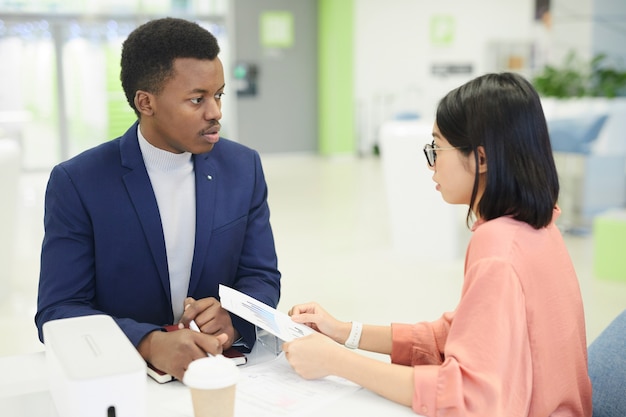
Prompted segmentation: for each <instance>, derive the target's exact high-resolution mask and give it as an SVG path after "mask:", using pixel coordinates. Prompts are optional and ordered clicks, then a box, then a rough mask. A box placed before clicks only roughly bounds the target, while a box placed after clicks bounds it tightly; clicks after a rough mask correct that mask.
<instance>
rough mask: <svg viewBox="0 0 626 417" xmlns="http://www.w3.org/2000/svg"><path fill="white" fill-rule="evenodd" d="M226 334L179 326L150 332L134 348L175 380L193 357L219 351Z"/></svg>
mask: <svg viewBox="0 0 626 417" xmlns="http://www.w3.org/2000/svg"><path fill="white" fill-rule="evenodd" d="M227 338H228V336H227V335H226V334H220V335H217V336H213V335H208V334H204V333H199V332H194V331H192V330H189V329H181V330H178V331H175V332H160V331H153V332H151V333H149V334H148V335H147V336H146V337H145V338H144V339H143V340H142V341H141V342H140V343H139V346H138V347H137V350H138V351H139V354H141V356H142V357H143V358H144V359H145V360H146V361H147V362H150V363H151V364H152V365H154V366H155V367H157V368H158V369H160V370H162V371H164V372H167V373H168V374H170V375H173V376H174V377H176V378H177V379H178V380H181V381H182V379H183V375H184V374H185V371H186V370H187V367H188V366H189V363H190V362H191V361H193V360H196V359H200V358H205V357H206V356H207V353H210V354H212V355H217V354H219V353H222V351H223V348H224V343H226V340H227Z"/></svg>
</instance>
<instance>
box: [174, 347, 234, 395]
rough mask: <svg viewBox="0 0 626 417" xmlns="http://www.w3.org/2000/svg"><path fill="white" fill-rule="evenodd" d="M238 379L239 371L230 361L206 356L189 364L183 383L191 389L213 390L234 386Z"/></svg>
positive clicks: (220, 357)
mask: <svg viewBox="0 0 626 417" xmlns="http://www.w3.org/2000/svg"><path fill="white" fill-rule="evenodd" d="M238 379H239V369H237V365H236V364H235V362H233V361H232V359H228V358H226V357H224V356H223V355H215V356H207V357H206V358H200V359H196V360H195V361H192V362H191V363H190V364H189V367H188V368H187V371H185V374H184V375H183V383H184V384H185V385H187V386H189V387H191V388H200V389H215V388H223V387H228V386H231V385H234V384H236V383H237V380H238Z"/></svg>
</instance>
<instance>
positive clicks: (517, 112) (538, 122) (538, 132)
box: [436, 73, 559, 229]
mask: <svg viewBox="0 0 626 417" xmlns="http://www.w3.org/2000/svg"><path fill="white" fill-rule="evenodd" d="M436 121H437V126H438V127H439V130H440V132H441V134H442V135H443V136H444V137H445V138H446V139H447V140H448V142H449V143H450V145H451V146H455V147H465V148H463V149H462V150H461V152H463V153H464V154H465V155H469V154H470V153H471V152H472V151H475V150H476V149H477V147H478V146H483V147H484V149H485V154H486V156H487V174H486V184H485V191H484V193H483V195H482V198H481V200H480V202H479V203H478V206H477V207H476V210H474V212H477V213H479V214H480V217H481V218H483V219H485V220H491V219H494V218H496V217H500V216H505V215H510V216H512V217H513V218H515V219H517V220H520V221H523V222H525V223H528V224H529V225H531V226H532V227H534V228H536V229H539V228H541V227H545V226H547V225H548V224H550V222H551V221H552V216H553V210H554V207H555V205H556V203H557V199H558V196H559V180H558V176H557V171H556V166H555V163H554V157H553V154H552V146H551V144H550V136H549V134H548V127H547V124H546V119H545V116H544V113H543V109H542V107H541V101H540V100H539V95H538V94H537V92H536V91H535V89H534V88H533V86H532V84H531V83H530V82H529V81H528V80H527V79H525V78H524V77H522V76H521V75H519V74H515V73H501V74H486V75H483V76H480V77H478V78H475V79H473V80H472V81H469V82H468V83H466V84H464V85H462V86H461V87H459V88H457V89H454V90H452V91H451V92H449V93H448V94H447V95H446V96H445V97H444V98H443V99H442V100H441V101H440V102H439V106H438V108H437V116H436ZM474 158H475V159H476V165H478V154H477V152H474ZM478 175H479V174H478V171H477V172H476V177H475V181H474V190H473V192H472V198H471V202H470V209H469V210H468V213H467V221H468V224H469V221H470V218H471V215H472V208H474V206H475V200H476V193H477V190H478Z"/></svg>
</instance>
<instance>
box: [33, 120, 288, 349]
mask: <svg viewBox="0 0 626 417" xmlns="http://www.w3.org/2000/svg"><path fill="white" fill-rule="evenodd" d="M193 161H194V167H195V169H194V171H195V177H196V238H195V249H194V255H193V262H192V267H191V277H190V282H189V290H188V296H190V297H193V298H195V299H200V298H205V297H215V298H217V299H219V296H218V284H220V283H222V284H225V285H228V286H230V287H233V288H236V289H237V290H239V291H242V292H244V293H246V294H248V295H250V296H252V297H254V298H256V299H258V300H260V301H262V302H264V303H266V304H268V305H270V306H272V307H276V305H277V304H278V300H279V297H280V273H279V271H278V269H277V259H276V250H275V246H274V238H273V235H272V230H271V227H270V221H269V217H270V213H269V208H268V204H267V185H266V183H265V177H264V174H263V169H262V166H261V161H260V158H259V155H258V153H257V152H256V151H254V150H252V149H250V148H247V147H245V146H243V145H241V144H238V143H235V142H232V141H229V140H227V139H223V138H220V141H219V142H218V143H217V144H215V146H214V148H213V150H212V151H211V152H208V153H205V154H200V155H194V156H193ZM44 227H45V235H44V239H43V245H42V251H41V272H40V277H39V294H38V300H37V314H36V316H35V322H36V324H37V327H38V330H39V338H40V340H42V341H43V334H42V326H43V324H44V323H45V322H47V321H48V320H53V319H58V318H65V317H74V316H84V315H90V314H103V313H104V314H107V315H110V316H112V317H113V318H114V319H115V320H116V322H117V324H118V325H119V326H120V327H121V329H122V330H123V331H124V333H125V334H126V335H127V336H128V338H129V339H130V340H131V342H132V343H133V344H134V345H135V346H137V345H138V344H139V342H140V341H141V340H142V339H143V337H145V336H146V335H147V334H148V333H149V332H151V331H153V330H156V329H159V328H160V327H161V326H163V325H166V324H170V323H172V321H173V319H174V317H173V312H172V308H171V300H170V284H169V274H168V267H167V259H166V252H165V241H164V237H163V230H162V227H161V219H160V216H159V209H158V207H157V202H156V197H155V195H154V192H153V190H152V185H151V183H150V178H149V177H148V172H147V170H146V167H145V165H144V162H143V157H142V155H141V151H140V148H139V142H138V139H137V123H135V124H134V125H133V126H132V127H131V128H130V129H128V131H127V132H126V133H125V134H124V135H123V136H122V137H120V138H117V139H115V140H112V141H110V142H106V143H103V144H102V145H99V146H97V147H95V148H93V149H90V150H87V151H85V152H83V153H82V154H80V155H78V156H76V157H74V158H72V159H70V160H68V161H66V162H63V163H61V164H59V165H57V166H56V167H54V168H53V170H52V172H51V174H50V179H49V181H48V186H47V190H46V198H45V214H44ZM232 319H233V325H234V327H235V328H236V329H237V330H238V331H239V333H240V334H241V336H242V337H243V338H244V340H245V342H246V344H247V345H248V346H250V347H251V346H252V345H253V344H254V340H255V333H254V326H253V325H251V324H250V323H248V322H246V321H244V320H242V319H241V318H239V317H237V316H232Z"/></svg>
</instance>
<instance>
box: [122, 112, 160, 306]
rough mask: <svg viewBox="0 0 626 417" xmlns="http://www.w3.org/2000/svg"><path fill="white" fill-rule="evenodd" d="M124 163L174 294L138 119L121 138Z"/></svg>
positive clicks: (149, 237) (148, 239)
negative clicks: (138, 127) (139, 136)
mask: <svg viewBox="0 0 626 417" xmlns="http://www.w3.org/2000/svg"><path fill="white" fill-rule="evenodd" d="M120 153H121V158H122V165H123V166H124V167H126V168H128V169H129V170H130V171H129V172H128V173H126V174H124V176H123V181H124V184H125V185H126V190H127V191H128V195H129V196H130V199H131V201H132V204H133V206H134V209H135V212H136V213H137V218H138V219H139V221H140V222H141V227H142V229H143V232H144V234H145V237H146V242H147V244H148V246H149V248H150V252H151V253H152V258H153V259H154V263H155V264H156V266H157V270H158V271H159V278H160V279H161V284H162V285H163V290H164V291H165V293H166V294H167V297H168V298H171V292H170V281H169V271H168V267H167V255H166V253H167V252H166V250H165V238H164V237H163V228H162V226H161V216H160V214H159V208H158V205H157V201H156V197H155V195H154V191H153V190H152V184H151V183H150V177H149V176H148V171H147V170H146V166H145V164H144V162H143V157H142V155H141V150H140V149H139V142H138V138H137V124H136V123H135V124H134V125H133V126H132V127H131V128H130V129H129V130H128V131H127V132H126V133H125V134H124V136H123V137H122V139H121V141H120Z"/></svg>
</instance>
